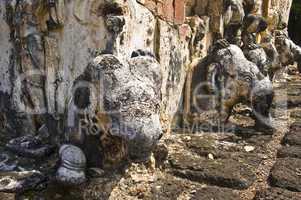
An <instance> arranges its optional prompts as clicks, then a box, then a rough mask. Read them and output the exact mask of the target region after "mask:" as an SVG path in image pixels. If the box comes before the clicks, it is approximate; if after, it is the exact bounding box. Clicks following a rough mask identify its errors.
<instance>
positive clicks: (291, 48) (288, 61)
mask: <svg viewBox="0 0 301 200" xmlns="http://www.w3.org/2000/svg"><path fill="white" fill-rule="evenodd" d="M275 46H276V48H277V51H278V53H279V58H280V62H281V64H282V65H283V66H288V65H292V64H294V62H297V64H298V71H299V72H301V47H300V46H298V45H296V44H295V43H294V42H293V41H292V40H291V39H290V38H289V37H288V36H287V34H286V32H285V31H277V32H276V37H275Z"/></svg>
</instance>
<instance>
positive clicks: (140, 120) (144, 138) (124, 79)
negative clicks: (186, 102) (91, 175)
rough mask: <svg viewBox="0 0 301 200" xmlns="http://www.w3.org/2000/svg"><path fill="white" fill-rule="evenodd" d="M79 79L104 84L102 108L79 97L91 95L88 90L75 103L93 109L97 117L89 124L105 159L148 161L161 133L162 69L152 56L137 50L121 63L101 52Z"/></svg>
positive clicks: (110, 160) (113, 160)
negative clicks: (94, 131)
mask: <svg viewBox="0 0 301 200" xmlns="http://www.w3.org/2000/svg"><path fill="white" fill-rule="evenodd" d="M80 80H85V81H88V82H90V83H93V85H95V84H96V85H97V83H99V82H101V84H103V86H101V88H102V89H101V90H102V91H101V92H102V93H101V96H103V105H102V107H103V110H102V111H101V110H94V109H93V108H92V107H93V106H92V105H91V104H90V103H87V102H91V101H90V100H89V99H87V98H86V100H82V99H84V97H85V96H86V97H87V96H88V97H89V96H90V97H89V98H93V97H92V94H91V93H90V92H89V91H82V92H80V93H79V97H77V99H78V100H79V101H77V102H75V105H77V106H79V107H82V108H87V109H89V108H92V109H91V110H92V112H90V113H89V114H88V115H90V118H91V119H92V118H93V117H95V116H96V117H95V120H92V121H91V122H88V123H90V124H91V125H92V126H93V124H95V125H96V126H97V127H98V128H95V130H98V131H96V132H98V133H96V135H99V139H100V144H101V147H102V151H103V154H104V159H105V161H104V162H115V163H116V162H118V161H121V160H122V159H125V156H127V155H128V156H129V158H130V159H131V160H133V161H136V162H139V161H146V160H148V158H149V156H150V154H151V151H152V149H153V147H154V146H155V145H156V143H157V142H158V140H159V138H160V137H161V134H162V130H161V124H160V119H159V110H160V100H161V93H160V90H161V71H160V66H159V64H158V62H157V61H156V59H155V58H154V56H153V55H152V54H151V53H149V52H145V51H142V50H137V51H135V52H133V53H132V56H131V58H130V59H129V60H128V62H121V61H120V60H119V59H118V58H117V57H116V56H114V55H112V54H104V55H100V56H98V57H96V58H95V59H94V61H93V63H91V64H90V65H89V66H88V67H87V69H86V70H85V72H84V74H83V75H82V76H81V77H79V79H78V81H79V83H80V82H81V81H80ZM96 88H99V86H96ZM80 99H81V100H80ZM80 102H81V103H80ZM84 102H86V103H84ZM96 107H97V106H96ZM93 121H94V122H93ZM91 130H93V129H91Z"/></svg>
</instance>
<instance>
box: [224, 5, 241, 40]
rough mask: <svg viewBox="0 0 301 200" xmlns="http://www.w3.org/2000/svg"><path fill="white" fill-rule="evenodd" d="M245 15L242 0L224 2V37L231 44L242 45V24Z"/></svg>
mask: <svg viewBox="0 0 301 200" xmlns="http://www.w3.org/2000/svg"><path fill="white" fill-rule="evenodd" d="M244 17H245V12H244V7H243V2H242V0H227V1H225V2H224V25H225V36H224V37H225V39H227V40H228V41H229V42H230V43H231V44H237V45H240V43H241V25H242V22H243V19H244Z"/></svg>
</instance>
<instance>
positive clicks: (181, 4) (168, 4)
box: [138, 0, 185, 24]
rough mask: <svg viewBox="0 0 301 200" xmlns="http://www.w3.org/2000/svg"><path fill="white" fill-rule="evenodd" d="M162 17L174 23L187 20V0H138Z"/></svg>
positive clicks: (181, 22)
mask: <svg viewBox="0 0 301 200" xmlns="http://www.w3.org/2000/svg"><path fill="white" fill-rule="evenodd" d="M138 2H140V3H141V4H143V5H144V6H146V7H147V8H148V9H150V10H151V11H152V12H153V13H154V14H155V15H157V16H159V17H160V18H162V19H164V20H166V21H168V22H171V23H174V24H183V23H184V21H185V0H138Z"/></svg>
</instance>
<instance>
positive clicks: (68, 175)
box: [56, 145, 86, 185]
mask: <svg viewBox="0 0 301 200" xmlns="http://www.w3.org/2000/svg"><path fill="white" fill-rule="evenodd" d="M59 155H60V161H61V165H60V167H59V169H58V170H57V172H56V179H57V180H58V181H59V182H61V183H64V184H67V185H78V184H81V183H84V182H85V181H86V174H85V168H86V156H85V154H84V153H83V152H82V150H81V149H80V148H78V147H76V146H73V145H63V146H62V147H61V148H60V151H59Z"/></svg>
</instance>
